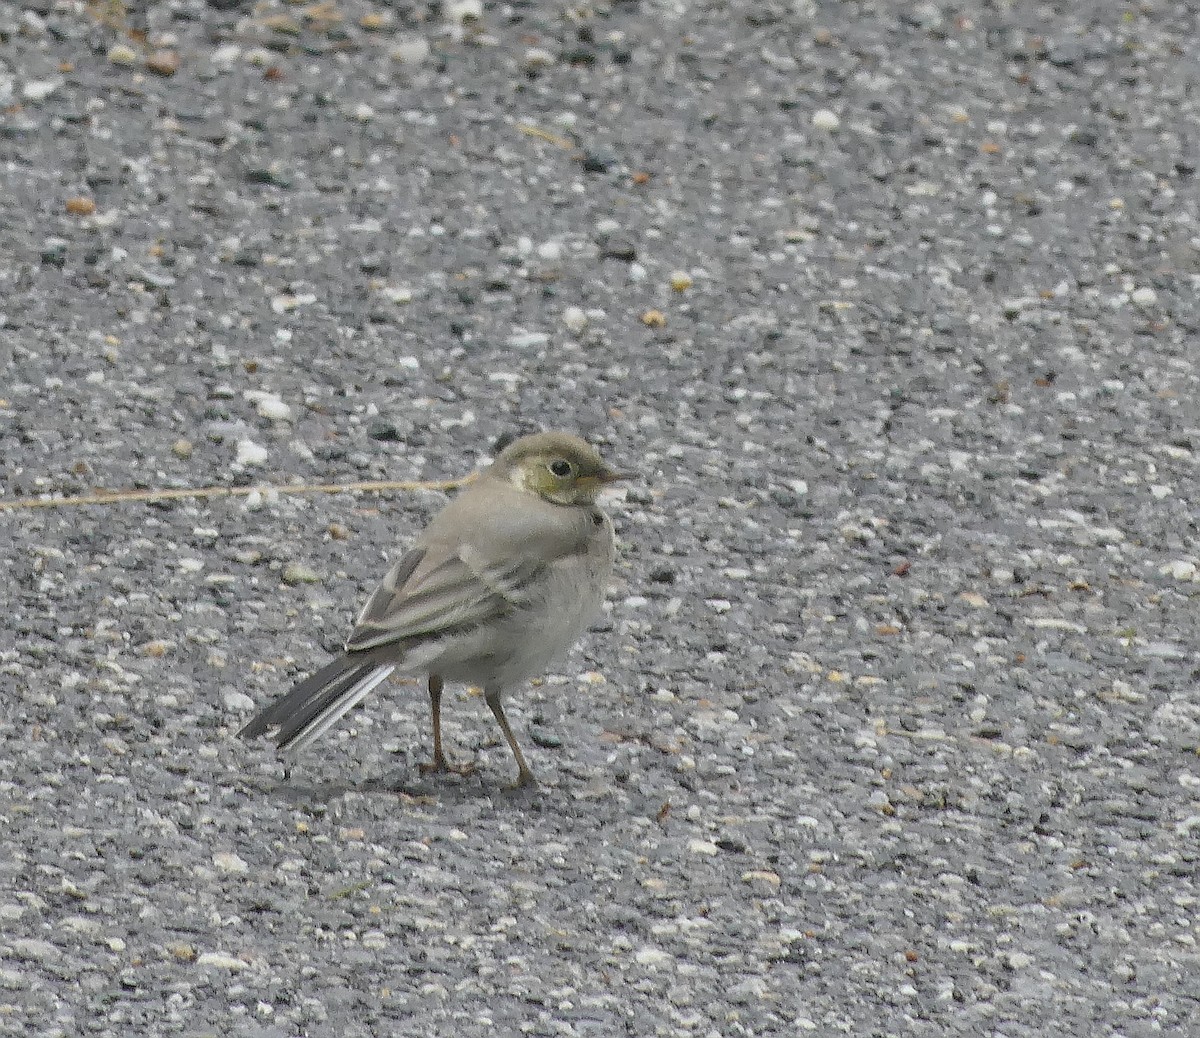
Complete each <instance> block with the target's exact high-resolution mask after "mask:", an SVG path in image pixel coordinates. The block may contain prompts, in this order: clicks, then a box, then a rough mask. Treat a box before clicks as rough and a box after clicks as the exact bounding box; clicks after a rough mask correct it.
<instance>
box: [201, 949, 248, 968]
mask: <svg viewBox="0 0 1200 1038" xmlns="http://www.w3.org/2000/svg"><path fill="white" fill-rule="evenodd" d="M196 965H197V966H217V967H219V968H220V969H226V970H244V969H245V968H246V963H245V962H243V961H242V960H241V959H235V958H234V957H233V956H232V955H226V954H225V953H224V952H205V953H204V954H203V955H201V956H200V957H199V958H198V959H196Z"/></svg>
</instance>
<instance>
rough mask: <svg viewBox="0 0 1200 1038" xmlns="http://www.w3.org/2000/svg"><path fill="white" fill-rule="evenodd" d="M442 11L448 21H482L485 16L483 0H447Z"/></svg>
mask: <svg viewBox="0 0 1200 1038" xmlns="http://www.w3.org/2000/svg"><path fill="white" fill-rule="evenodd" d="M442 13H443V14H444V15H445V16H446V21H448V22H465V21H468V20H473V21H480V20H482V18H483V0H446V3H444V4H442Z"/></svg>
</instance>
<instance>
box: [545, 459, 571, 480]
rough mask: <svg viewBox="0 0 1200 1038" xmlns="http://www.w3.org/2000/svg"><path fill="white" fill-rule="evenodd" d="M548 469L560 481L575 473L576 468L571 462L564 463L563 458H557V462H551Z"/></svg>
mask: <svg viewBox="0 0 1200 1038" xmlns="http://www.w3.org/2000/svg"><path fill="white" fill-rule="evenodd" d="M547 467H548V468H549V469H550V471H551V472H552V473H553V474H554V475H556V476H557V477H558V478H559V479H566V478H567V476H569V475H570V474H571V473H572V471H574V466H573V465H572V464H571V463H570V462H569V461H564V460H563V459H562V458H555V460H554V461H552V462H550V464H549V465H548V466H547Z"/></svg>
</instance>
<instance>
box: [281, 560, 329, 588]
mask: <svg viewBox="0 0 1200 1038" xmlns="http://www.w3.org/2000/svg"><path fill="white" fill-rule="evenodd" d="M282 576H283V582H284V583H285V584H290V585H292V586H293V587H294V586H295V585H297V584H319V583H321V575H320V574H319V573H317V572H316V571H315V570H312V569H309V567H307V566H305V565H303V564H302V563H299V562H289V563H288V564H287V565H286V566H284V567H283V574H282Z"/></svg>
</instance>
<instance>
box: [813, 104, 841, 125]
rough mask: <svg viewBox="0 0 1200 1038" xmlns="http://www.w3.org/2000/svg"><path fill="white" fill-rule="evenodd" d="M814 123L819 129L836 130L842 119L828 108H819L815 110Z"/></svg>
mask: <svg viewBox="0 0 1200 1038" xmlns="http://www.w3.org/2000/svg"><path fill="white" fill-rule="evenodd" d="M812 124H813V126H814V127H816V128H817V129H818V130H836V129H837V128H838V127H839V126H841V125H842V120H841V119H839V118H838V117H837V115H836V113H834V112H831V111H830V110H829V109H828V108H818V109H817V110H816V111H815V112H813V116H812Z"/></svg>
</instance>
